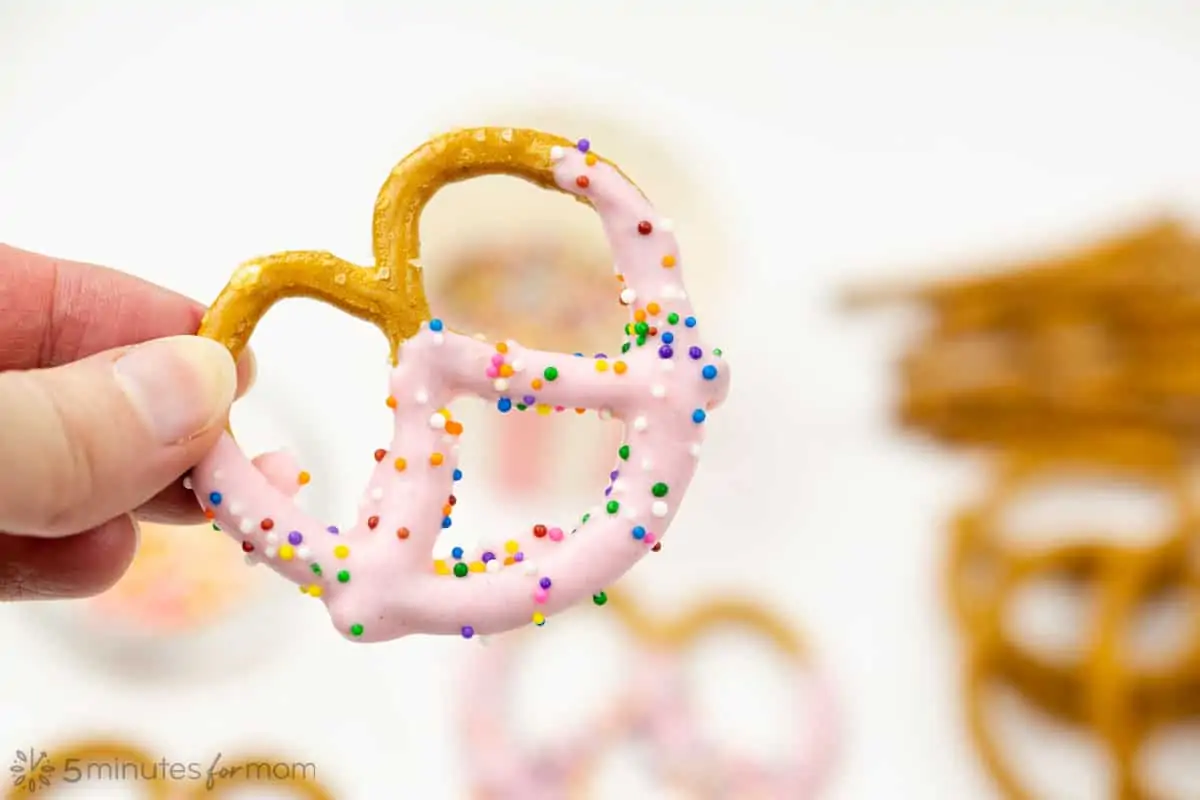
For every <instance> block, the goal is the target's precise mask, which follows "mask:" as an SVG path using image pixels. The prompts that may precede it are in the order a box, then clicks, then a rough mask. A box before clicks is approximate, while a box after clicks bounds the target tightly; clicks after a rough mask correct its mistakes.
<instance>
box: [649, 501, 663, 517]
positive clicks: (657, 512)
mask: <svg viewBox="0 0 1200 800" xmlns="http://www.w3.org/2000/svg"><path fill="white" fill-rule="evenodd" d="M650 513H651V514H652V515H654V516H656V517H665V516H666V515H667V504H666V502H665V501H663V500H655V501H654V502H653V503H652V504H651V506H650Z"/></svg>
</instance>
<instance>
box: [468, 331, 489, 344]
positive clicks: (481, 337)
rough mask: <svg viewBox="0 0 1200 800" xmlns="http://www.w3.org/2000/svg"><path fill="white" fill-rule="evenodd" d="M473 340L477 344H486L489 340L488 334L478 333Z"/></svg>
mask: <svg viewBox="0 0 1200 800" xmlns="http://www.w3.org/2000/svg"><path fill="white" fill-rule="evenodd" d="M471 338H473V339H474V340H475V341H477V342H486V341H487V340H488V337H487V334H484V333H477V334H475V335H474V336H473V337H471Z"/></svg>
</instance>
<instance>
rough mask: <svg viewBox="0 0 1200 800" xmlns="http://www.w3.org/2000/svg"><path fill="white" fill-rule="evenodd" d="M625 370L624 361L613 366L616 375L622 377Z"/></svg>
mask: <svg viewBox="0 0 1200 800" xmlns="http://www.w3.org/2000/svg"><path fill="white" fill-rule="evenodd" d="M625 369H626V367H625V362H624V361H618V362H617V363H615V364H613V372H615V373H617V374H618V375H624V374H625Z"/></svg>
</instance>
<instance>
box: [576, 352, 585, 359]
mask: <svg viewBox="0 0 1200 800" xmlns="http://www.w3.org/2000/svg"><path fill="white" fill-rule="evenodd" d="M575 357H576V358H583V353H576V354H575Z"/></svg>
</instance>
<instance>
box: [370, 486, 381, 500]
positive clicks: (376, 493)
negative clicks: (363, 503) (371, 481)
mask: <svg viewBox="0 0 1200 800" xmlns="http://www.w3.org/2000/svg"><path fill="white" fill-rule="evenodd" d="M371 499H372V500H382V499H383V489H382V488H381V487H379V486H376V487H375V488H374V489H372V490H371Z"/></svg>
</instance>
